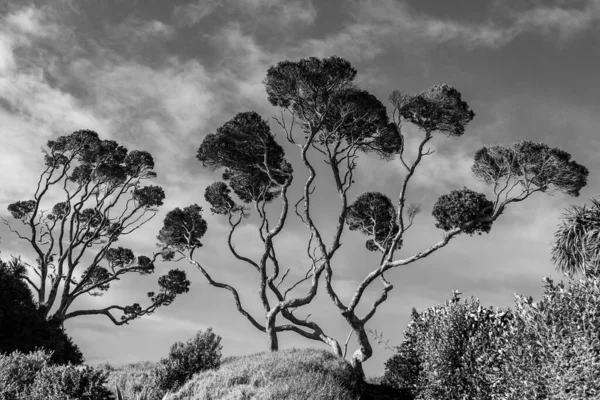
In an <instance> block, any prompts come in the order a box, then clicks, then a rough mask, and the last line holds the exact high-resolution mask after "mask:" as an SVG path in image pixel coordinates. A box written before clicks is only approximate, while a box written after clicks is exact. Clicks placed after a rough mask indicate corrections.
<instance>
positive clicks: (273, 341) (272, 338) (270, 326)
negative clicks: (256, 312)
mask: <svg viewBox="0 0 600 400" xmlns="http://www.w3.org/2000/svg"><path fill="white" fill-rule="evenodd" d="M266 328H267V329H266V330H267V338H268V340H269V350H270V351H279V340H278V338H277V331H275V318H268V319H267V326H266Z"/></svg>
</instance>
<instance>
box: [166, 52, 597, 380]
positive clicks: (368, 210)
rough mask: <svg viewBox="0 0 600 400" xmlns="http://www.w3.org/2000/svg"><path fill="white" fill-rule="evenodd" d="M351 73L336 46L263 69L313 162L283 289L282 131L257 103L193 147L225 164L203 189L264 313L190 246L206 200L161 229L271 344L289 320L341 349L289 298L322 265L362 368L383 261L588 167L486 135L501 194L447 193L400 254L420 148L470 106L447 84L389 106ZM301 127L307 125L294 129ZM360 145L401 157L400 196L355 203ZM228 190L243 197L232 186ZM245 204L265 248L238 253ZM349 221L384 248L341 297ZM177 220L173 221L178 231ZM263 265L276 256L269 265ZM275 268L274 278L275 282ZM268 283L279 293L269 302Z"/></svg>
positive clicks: (448, 131) (460, 120) (489, 217)
mask: <svg viewBox="0 0 600 400" xmlns="http://www.w3.org/2000/svg"><path fill="white" fill-rule="evenodd" d="M356 74H357V71H356V69H354V68H353V67H352V65H351V64H350V63H349V62H348V61H346V60H344V59H342V58H340V57H336V56H333V57H329V58H324V59H318V58H314V57H311V58H308V59H302V60H300V61H297V62H293V61H283V62H279V63H278V64H277V65H274V66H272V67H270V68H269V70H268V71H267V77H266V79H265V81H264V84H265V87H266V91H267V95H268V100H269V102H270V103H271V104H272V105H273V106H275V107H279V108H280V110H281V115H280V117H277V118H275V120H276V122H277V124H278V125H279V127H280V128H281V130H282V131H283V133H285V138H286V139H287V141H288V142H289V143H291V144H292V145H295V146H296V147H297V148H298V152H299V156H300V160H299V162H298V164H299V166H300V168H302V169H304V170H305V171H306V172H307V173H308V178H307V179H306V180H305V181H304V182H303V185H302V186H303V187H302V196H301V198H300V199H299V200H298V201H297V202H295V203H294V205H295V207H294V210H295V214H296V215H297V217H298V218H299V219H300V221H301V222H302V223H303V224H304V225H305V226H306V228H307V230H308V233H309V239H308V242H307V244H306V255H307V260H308V262H309V265H308V271H307V272H306V275H304V276H302V277H301V278H300V279H299V280H298V281H297V282H294V283H293V284H291V285H290V286H289V287H288V289H286V290H284V289H283V288H281V289H280V286H281V285H282V283H283V281H284V279H285V278H286V277H287V276H288V272H289V269H288V271H286V273H284V274H283V276H281V278H279V275H280V271H282V269H283V266H281V265H280V264H279V261H278V258H277V254H276V249H275V246H274V244H273V239H274V237H275V236H277V235H278V234H279V233H280V232H281V231H282V229H283V228H284V225H285V223H286V218H287V214H288V211H289V205H290V200H289V198H288V189H289V188H290V186H291V184H292V180H293V177H294V170H293V169H292V165H291V163H289V162H288V161H287V160H286V159H285V158H284V151H283V148H282V147H281V146H280V145H279V144H277V143H276V141H275V137H274V135H273V134H272V133H271V132H270V128H269V125H268V124H267V122H266V121H264V120H263V119H262V118H261V117H260V116H259V115H258V114H256V113H255V112H246V113H240V114H237V115H236V116H235V117H234V118H233V119H232V120H231V121H229V122H227V123H225V124H224V125H223V126H222V127H221V128H219V129H217V131H216V133H213V134H209V135H207V136H206V137H205V139H204V141H203V142H202V144H201V145H200V149H199V150H198V159H199V161H201V162H202V163H203V165H204V166H206V167H208V168H210V169H211V170H216V169H219V168H224V169H225V170H224V173H223V176H222V178H223V182H217V183H214V184H212V185H211V186H209V187H208V188H207V189H206V192H205V199H206V200H207V201H208V202H209V203H210V204H211V210H212V211H213V212H214V213H217V214H223V215H224V216H226V217H227V218H228V220H229V224H230V227H231V229H230V232H229V235H228V238H227V241H228V245H229V248H230V250H231V252H232V254H233V255H234V256H235V257H236V258H237V259H238V260H239V261H240V262H244V263H246V264H248V265H250V266H251V267H252V268H254V269H255V270H256V271H257V272H258V285H259V288H260V290H259V297H260V299H261V302H262V304H263V307H264V309H265V323H264V324H262V323H261V322H259V321H258V320H257V319H256V318H254V317H252V316H251V315H249V313H248V312H246V310H245V309H244V308H243V307H242V305H241V303H240V300H239V296H238V295H237V291H236V289H235V288H233V287H231V286H230V285H227V284H224V283H220V282H216V281H214V280H213V279H212V276H211V275H210V274H209V272H208V268H207V266H206V265H204V264H203V263H200V262H199V261H197V260H196V259H194V258H193V254H194V251H195V250H196V249H198V248H199V247H200V242H199V238H200V237H201V236H202V235H204V234H205V233H206V228H207V227H206V224H205V222H204V224H202V229H200V228H199V226H200V221H204V220H203V219H202V216H201V207H199V206H191V207H188V208H186V209H184V210H181V209H176V210H173V211H172V213H173V214H171V213H169V215H168V216H167V218H166V219H165V224H164V228H163V231H161V236H160V237H159V238H162V244H163V246H164V248H165V251H166V252H168V253H169V254H170V255H171V257H174V256H175V253H177V254H178V255H179V256H180V257H183V258H186V259H187V260H188V261H189V262H190V263H192V264H194V265H196V266H197V267H198V268H199V269H200V270H201V272H202V273H203V274H204V276H205V277H206V278H207V280H208V281H209V283H210V284H212V285H213V286H216V287H220V288H224V289H227V290H229V291H231V292H232V293H233V296H234V298H235V301H236V304H237V308H238V310H239V311H240V312H241V313H242V314H243V315H244V316H245V317H246V318H247V319H249V320H250V322H251V323H252V324H253V325H254V326H255V327H256V328H257V329H260V330H261V331H263V332H266V334H267V335H268V337H269V342H270V348H271V350H277V333H279V332H283V331H294V332H296V333H298V334H301V335H302V336H304V337H307V338H310V339H314V340H320V341H322V342H324V343H327V344H328V345H330V346H331V347H332V349H333V350H334V352H335V353H336V354H338V355H339V356H344V357H345V354H346V350H347V345H348V340H349V338H350V336H348V339H347V340H346V344H345V347H344V351H342V347H341V346H340V344H339V342H338V341H337V340H336V339H334V338H331V337H329V336H327V335H326V334H325V333H324V330H323V329H322V328H321V327H320V325H318V324H317V323H316V322H313V321H309V320H308V317H307V318H305V319H299V318H296V317H295V316H294V314H293V310H295V309H296V308H298V307H302V306H306V305H308V304H309V303H310V302H311V301H312V299H313V298H314V297H315V295H316V293H317V289H318V284H319V281H320V277H321V276H322V275H323V276H324V287H325V291H326V293H327V294H328V297H329V298H330V299H331V301H332V303H333V304H334V306H335V307H336V308H337V310H338V311H339V312H340V314H341V316H342V317H343V318H344V319H345V320H346V322H347V323H348V325H349V327H350V335H351V334H352V333H354V334H356V338H357V341H358V349H357V350H356V351H355V352H354V353H353V354H352V356H351V360H350V361H351V363H352V365H353V366H354V367H355V368H356V369H357V371H359V372H361V371H362V363H363V362H365V361H366V360H368V359H369V358H370V357H371V355H372V351H373V350H372V347H371V344H370V342H369V338H368V335H367V330H366V325H367V323H368V322H369V321H370V320H371V318H373V316H374V315H375V313H376V311H377V308H378V307H379V306H380V305H381V304H382V303H383V302H384V301H385V300H386V299H387V297H388V293H389V292H390V291H391V290H392V289H393V285H392V284H391V283H390V282H389V281H388V280H387V279H386V277H385V273H386V272H387V271H389V270H391V269H393V268H398V267H401V266H407V265H409V264H412V263H415V262H417V261H419V260H421V259H423V258H425V257H427V256H429V255H430V254H432V253H434V252H435V251H437V250H439V249H441V248H443V247H445V246H446V245H447V244H448V243H449V242H450V241H451V240H452V239H453V238H455V237H457V236H458V235H460V234H463V233H464V234H467V235H473V234H475V233H477V234H482V233H487V232H489V231H490V229H491V226H492V224H493V222H494V221H495V220H496V219H497V218H498V217H499V216H500V215H501V214H502V213H503V211H504V210H505V209H506V207H507V206H508V205H509V204H511V203H517V202H521V201H523V200H525V199H526V198H528V197H529V196H531V195H532V194H534V193H536V192H543V193H547V192H550V191H560V192H564V193H566V194H568V195H571V196H577V195H578V194H579V190H580V189H581V188H582V187H583V186H585V184H586V182H587V175H588V171H587V169H586V168H585V167H583V166H581V165H579V164H577V163H576V162H574V161H571V160H570V155H569V154H568V153H566V152H564V151H562V150H560V149H556V148H550V147H548V146H546V145H544V144H540V143H533V142H530V141H521V142H518V143H516V144H514V145H511V146H505V145H495V146H485V147H484V148H483V149H481V150H479V151H478V152H477V153H476V154H475V157H474V165H473V168H472V171H473V173H474V175H475V176H476V177H478V178H479V179H481V180H483V181H484V182H485V183H487V184H488V185H489V186H490V188H491V192H493V196H494V197H493V198H492V199H491V200H488V199H487V197H486V196H485V194H482V193H476V192H474V191H471V190H469V189H467V188H464V189H460V190H454V191H452V192H451V193H449V194H446V195H443V196H441V197H440V198H439V200H438V201H437V203H436V204H435V206H434V209H433V215H434V217H435V219H436V221H437V223H436V226H437V227H439V228H440V229H442V230H443V231H444V232H445V233H444V235H443V237H442V239H441V240H440V241H438V242H437V243H434V244H433V245H432V246H431V247H429V248H427V249H425V250H423V251H420V252H417V253H416V254H414V255H411V256H409V257H407V258H404V259H397V258H395V257H394V254H395V251H396V250H398V249H400V248H401V247H402V243H403V238H404V235H405V234H406V232H407V231H408V230H409V228H410V227H411V226H412V225H413V222H414V219H415V216H416V215H417V214H418V212H419V211H420V207H419V206H418V205H410V204H407V195H408V184H409V182H410V180H411V178H412V177H413V176H414V174H415V171H416V169H417V167H418V166H419V164H420V163H421V162H422V161H423V160H424V158H425V157H427V156H429V155H431V154H433V151H431V150H430V149H427V150H425V146H426V145H427V143H428V142H429V141H431V140H432V139H433V138H434V136H435V135H437V134H443V135H446V136H449V137H454V138H459V137H461V136H462V135H463V134H464V133H465V131H466V127H467V125H468V124H469V123H470V122H471V120H472V119H473V118H474V116H475V114H474V112H473V111H472V110H471V109H470V107H469V105H468V104H467V103H466V102H465V101H464V100H463V99H462V96H461V94H460V93H459V92H458V90H456V89H455V88H453V87H451V86H449V85H436V86H434V87H432V88H430V89H428V90H426V91H424V92H422V93H418V94H407V93H402V92H399V91H395V92H393V93H392V94H391V96H390V101H391V103H392V106H393V111H392V115H391V117H390V116H388V112H387V109H386V107H385V106H384V105H383V104H382V103H381V102H380V101H379V100H378V99H377V98H376V97H375V96H374V95H372V94H370V93H369V92H367V91H365V90H362V89H360V88H358V86H357V84H356V82H355V81H354V79H355V77H356ZM405 123H410V124H412V125H414V126H416V127H417V128H418V129H419V130H420V131H421V132H422V134H423V137H422V140H421V142H420V144H419V146H418V149H417V156H416V158H415V159H414V160H413V161H412V162H409V160H407V159H406V156H405V144H406V141H405V133H403V131H402V125H403V124H405ZM297 128H299V129H300V130H301V132H302V134H301V135H298V134H297V133H296V129H297ZM361 153H364V154H368V153H371V154H376V155H377V156H379V157H380V158H381V159H382V160H386V161H391V160H395V161H396V162H398V163H399V165H400V166H401V168H404V170H405V174H404V177H403V179H402V180H401V181H400V184H399V194H398V198H397V201H394V202H393V201H392V200H391V199H390V198H389V197H387V196H385V195H384V194H382V193H375V192H367V193H364V194H362V195H359V196H358V197H357V199H356V201H355V202H354V203H351V202H350V199H349V191H350V189H351V188H353V187H354V183H355V182H354V179H353V177H354V172H355V170H356V168H357V167H358V160H359V158H360V155H361ZM316 157H319V158H321V159H322V161H323V162H324V164H325V165H326V168H327V170H329V172H328V173H329V174H331V177H332V178H333V181H334V182H335V189H336V191H337V193H338V197H339V206H338V210H337V215H336V216H335V218H333V219H332V220H331V221H327V222H323V223H329V224H330V226H335V229H334V232H333V235H332V236H331V237H330V238H329V239H328V240H327V238H325V237H324V233H323V232H324V231H323V230H322V229H320V228H319V227H318V226H317V223H315V220H314V215H315V214H314V208H315V207H318V206H319V203H316V202H315V201H313V199H314V198H313V196H314V193H315V190H317V188H316V185H315V178H316V176H317V168H316V165H317V164H316V161H315V158H316ZM231 190H233V193H234V194H235V195H236V196H237V197H238V200H239V202H238V200H236V199H234V198H233V197H232V195H231ZM275 200H277V203H278V204H279V205H280V208H279V212H278V214H277V215H278V217H277V219H276V223H275V224H273V225H271V224H270V223H271V222H272V221H273V218H272V217H271V218H269V213H270V212H272V211H271V210H273V209H274V208H275V207H274V206H273V205H270V206H269V207H268V208H267V207H266V205H267V203H272V202H274V201H275ZM248 205H250V206H252V207H253V208H254V210H255V211H256V213H257V214H258V216H259V219H260V220H259V221H260V222H259V226H260V227H259V230H258V235H259V237H260V239H261V240H262V242H263V244H264V251H263V254H262V257H261V258H260V260H251V259H249V258H248V257H245V256H243V255H241V254H239V253H238V252H237V251H236V249H235V247H234V245H233V243H232V241H233V237H234V233H235V230H236V228H237V227H238V226H239V225H240V224H241V223H242V220H243V219H244V218H246V217H248V216H249V210H250V209H249V206H248ZM247 207H248V208H247ZM319 224H321V221H319ZM346 228H349V230H354V231H357V232H359V233H361V234H363V235H366V236H367V237H368V240H367V249H368V250H370V251H378V252H380V253H381V257H380V261H379V262H378V263H377V264H376V265H374V267H373V269H372V270H371V272H370V273H369V274H367V275H366V276H365V277H364V279H363V280H362V282H361V283H360V284H359V285H358V286H357V288H356V291H355V293H354V295H353V296H352V298H351V299H347V300H344V299H342V298H341V297H340V296H339V295H338V293H337V292H336V291H335V289H334V288H333V284H332V282H333V281H334V278H335V276H334V271H335V267H334V257H335V254H336V253H337V252H338V250H339V249H340V248H341V246H342V243H341V238H342V234H343V233H344V231H345V230H346ZM162 232H164V234H162ZM170 232H178V233H176V234H173V235H171V233H170ZM191 232H193V233H194V235H191V234H190V233H191ZM268 266H271V268H270V271H272V272H271V273H270V274H269V273H268ZM278 278H279V282H277V283H276V284H275V280H276V279H278ZM375 280H380V281H381V282H382V283H383V285H384V288H383V290H382V292H381V294H380V296H379V297H378V299H377V300H376V301H375V302H374V303H373V304H372V306H371V307H370V309H369V310H368V311H367V312H366V314H365V315H363V316H359V315H357V312H356V309H357V306H358V304H359V303H360V301H361V299H362V296H363V293H364V291H365V290H366V288H367V287H369V286H370V285H371V284H372V283H373V282H374V281H375ZM304 282H310V286H309V287H308V288H307V289H306V292H305V295H304V296H302V297H297V298H288V294H289V293H290V291H291V290H292V289H294V288H296V287H298V286H299V285H300V284H302V283H304ZM268 294H271V295H272V296H273V297H274V298H275V302H274V303H273V304H271V302H270V298H269V296H268ZM279 314H281V316H282V317H283V318H285V319H286V320H287V323H286V324H283V325H276V323H275V320H276V317H277V316H278V315H279Z"/></svg>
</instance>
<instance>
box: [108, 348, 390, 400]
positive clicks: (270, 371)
mask: <svg viewBox="0 0 600 400" xmlns="http://www.w3.org/2000/svg"><path fill="white" fill-rule="evenodd" d="M151 368H152V364H151V363H137V364H132V365H129V366H125V367H122V368H113V369H111V370H110V373H111V376H110V384H111V385H114V383H115V382H117V383H119V386H120V387H122V388H123V389H124V392H125V393H128V394H129V396H126V398H134V394H137V393H142V392H146V393H148V394H150V395H152V394H155V393H156V392H155V391H154V390H153V389H152V388H151V385H152V382H151V381H150V380H149V378H150V377H151V374H148V372H149V370H150V369H151ZM111 387H114V386H111ZM397 398H398V397H397V396H396V395H394V394H392V393H391V392H390V391H389V389H387V388H383V387H380V386H378V385H376V384H361V383H359V380H357V379H356V376H355V375H354V373H353V371H352V370H351V368H350V365H349V364H348V362H347V361H344V360H341V359H339V358H338V357H336V356H335V355H334V354H332V353H330V352H328V351H326V350H320V349H291V350H281V351H279V352H277V353H270V352H265V353H258V354H253V355H249V356H242V357H228V358H225V359H223V362H222V364H221V367H220V368H219V369H218V370H209V371H204V372H201V373H199V374H197V375H195V376H194V377H193V378H192V379H191V380H190V381H188V382H187V383H186V384H185V385H184V386H183V387H182V388H181V389H180V390H179V391H177V392H176V393H172V394H169V395H167V396H166V397H165V400H184V399H185V400H191V399H197V400H209V399H210V400H234V399H235V400H238V399H240V400H241V399H261V400H276V399H277V400H279V399H290V400H305V399H306V400H309V399H322V400H370V399H381V400H385V399H397Z"/></svg>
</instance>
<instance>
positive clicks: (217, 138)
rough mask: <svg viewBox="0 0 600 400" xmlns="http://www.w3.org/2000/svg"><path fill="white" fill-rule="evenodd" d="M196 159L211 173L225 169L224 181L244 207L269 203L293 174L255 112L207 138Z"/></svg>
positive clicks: (280, 149) (227, 124) (243, 114)
mask: <svg viewBox="0 0 600 400" xmlns="http://www.w3.org/2000/svg"><path fill="white" fill-rule="evenodd" d="M197 158H198V160H199V161H201V162H202V165H203V166H205V167H208V168H210V169H211V170H216V169H219V168H226V170H225V172H224V174H223V179H224V180H225V181H230V184H231V187H232V189H233V191H234V192H235V193H236V194H237V195H238V197H239V198H240V200H242V201H243V202H245V203H249V202H251V201H260V200H264V201H271V200H272V199H274V198H275V197H277V195H278V193H279V191H278V189H279V186H281V185H283V184H284V182H285V181H286V179H288V178H289V176H290V175H291V173H292V170H291V165H290V164H289V163H288V162H287V161H286V160H285V158H284V151H283V148H282V147H281V146H280V145H279V144H278V143H277V142H276V141H275V138H274V136H273V134H272V133H271V129H270V127H269V125H268V123H267V122H266V121H265V120H264V119H262V118H261V117H260V115H258V114H257V113H255V112H254V111H249V112H243V113H238V114H237V115H236V116H235V117H234V118H233V119H231V120H230V121H228V122H226V123H225V124H224V125H223V126H221V127H220V128H219V129H217V132H216V133H210V134H208V135H207V136H206V137H205V138H204V140H203V141H202V144H201V145H200V148H199V149H198V153H197Z"/></svg>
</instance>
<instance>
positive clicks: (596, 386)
mask: <svg viewBox="0 0 600 400" xmlns="http://www.w3.org/2000/svg"><path fill="white" fill-rule="evenodd" d="M515 316H516V318H515V323H514V324H513V325H514V328H513V329H512V331H511V335H509V336H507V337H506V338H504V339H505V343H504V346H503V350H504V352H505V353H506V357H507V358H509V359H514V360H515V362H514V363H513V362H511V363H507V364H506V366H505V370H504V371H502V372H503V373H504V375H505V376H507V377H508V382H507V383H508V386H507V387H508V388H511V387H512V388H513V389H510V390H509V391H510V392H511V394H512V395H513V397H510V398H511V399H519V398H525V397H524V396H528V397H527V398H544V396H548V395H551V396H552V399H556V400H563V399H564V400H566V399H574V398H576V399H597V398H598V397H600V379H598V377H600V278H598V277H592V276H590V277H587V278H584V279H581V280H579V281H574V280H570V281H569V282H568V286H565V284H564V283H563V282H560V283H559V284H554V282H553V281H552V280H551V279H549V278H544V293H543V298H542V300H541V301H540V302H538V303H535V302H533V299H532V298H531V297H522V296H516V300H515ZM533 396H535V397H533Z"/></svg>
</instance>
